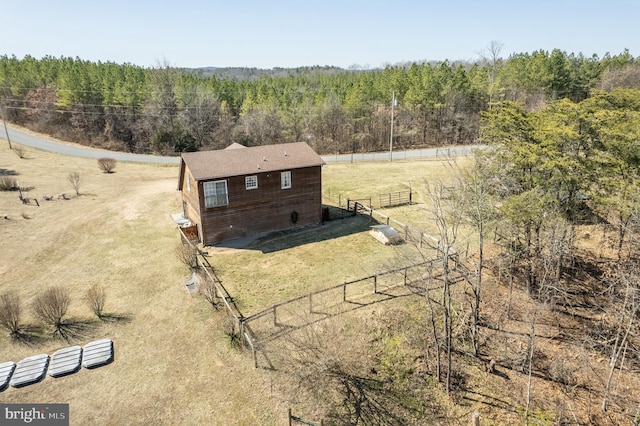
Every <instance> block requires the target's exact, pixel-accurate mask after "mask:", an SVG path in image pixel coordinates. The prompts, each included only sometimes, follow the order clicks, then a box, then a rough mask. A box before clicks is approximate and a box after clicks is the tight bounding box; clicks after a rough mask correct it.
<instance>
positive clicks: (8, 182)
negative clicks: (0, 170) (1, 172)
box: [0, 176, 19, 191]
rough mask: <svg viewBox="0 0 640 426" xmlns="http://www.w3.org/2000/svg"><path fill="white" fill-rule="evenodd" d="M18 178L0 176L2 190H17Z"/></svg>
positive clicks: (0, 188) (0, 189)
mask: <svg viewBox="0 0 640 426" xmlns="http://www.w3.org/2000/svg"><path fill="white" fill-rule="evenodd" d="M18 188H19V187H18V180H17V179H16V178H14V177H11V176H0V191H17V190H18Z"/></svg>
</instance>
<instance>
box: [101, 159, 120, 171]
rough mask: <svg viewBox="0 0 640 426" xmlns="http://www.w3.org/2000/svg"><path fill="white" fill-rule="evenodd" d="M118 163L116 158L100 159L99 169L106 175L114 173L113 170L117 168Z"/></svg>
mask: <svg viewBox="0 0 640 426" xmlns="http://www.w3.org/2000/svg"><path fill="white" fill-rule="evenodd" d="M116 163H117V161H116V160H115V158H99V159H98V167H100V170H102V171H103V172H105V173H113V169H115V168H116Z"/></svg>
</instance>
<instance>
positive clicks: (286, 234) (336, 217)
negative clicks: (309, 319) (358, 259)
mask: <svg viewBox="0 0 640 426" xmlns="http://www.w3.org/2000/svg"><path fill="white" fill-rule="evenodd" d="M341 211H342V212H344V210H342V209H338V208H331V216H330V217H331V220H329V221H325V222H323V223H322V224H319V225H312V226H305V227H300V228H293V229H287V230H284V231H277V232H270V233H267V234H259V235H254V236H249V237H245V238H236V239H233V240H229V241H224V242H221V243H219V244H216V245H215V247H220V248H235V249H244V250H259V251H261V252H263V253H273V252H276V251H280V250H287V249H290V248H293V247H298V246H302V245H305V244H311V243H317V242H320V241H327V240H332V239H335V238H341V237H345V236H347V235H352V234H357V233H360V232H363V231H368V230H369V229H370V227H371V226H372V225H378V224H379V223H378V221H376V220H375V219H371V218H370V217H369V216H364V215H356V216H352V215H351V214H349V213H348V212H344V213H341Z"/></svg>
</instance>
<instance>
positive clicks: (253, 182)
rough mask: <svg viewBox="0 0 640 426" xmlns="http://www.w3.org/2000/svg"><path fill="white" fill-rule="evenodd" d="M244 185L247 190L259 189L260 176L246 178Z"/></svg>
mask: <svg viewBox="0 0 640 426" xmlns="http://www.w3.org/2000/svg"><path fill="white" fill-rule="evenodd" d="M244 185H245V188H246V189H258V176H255V175H254V176H246V177H245V178H244Z"/></svg>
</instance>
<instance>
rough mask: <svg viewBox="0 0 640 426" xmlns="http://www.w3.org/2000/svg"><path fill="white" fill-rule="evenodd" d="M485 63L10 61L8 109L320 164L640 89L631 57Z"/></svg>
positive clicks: (121, 146) (4, 92)
mask: <svg viewBox="0 0 640 426" xmlns="http://www.w3.org/2000/svg"><path fill="white" fill-rule="evenodd" d="M500 49H501V46H500V45H499V44H497V43H492V44H491V46H489V47H488V48H487V49H486V52H485V53H486V54H484V55H481V56H482V57H481V58H480V59H478V61H476V62H473V63H471V62H449V61H444V62H423V63H406V64H400V65H393V66H392V65H389V66H386V67H385V68H383V69H382V68H379V69H367V70H361V69H360V70H358V69H348V70H345V69H341V68H336V67H326V66H325V67H320V66H316V67H301V68H295V69H282V68H276V69H273V70H257V69H249V68H233V69H232V68H229V69H225V68H221V69H211V68H203V69H180V68H176V67H172V66H170V65H167V64H158V65H156V66H155V67H152V68H143V67H140V66H136V65H132V64H116V63H111V62H104V63H103V62H97V63H96V62H90V61H85V60H82V59H80V58H69V57H61V58H55V57H44V58H41V59H37V58H34V57H31V56H26V57H24V58H22V59H19V58H16V57H15V56H6V55H4V56H0V91H1V92H0V103H1V106H2V109H3V112H4V118H5V119H6V120H7V121H8V122H9V123H14V124H16V125H20V126H24V127H26V128H29V129H31V130H33V131H37V132H41V133H44V134H48V135H51V136H54V137H58V138H60V139H63V140H68V141H73V142H77V143H81V144H85V145H90V146H95V147H100V148H106V149H112V150H119V151H125V152H134V153H156V154H164V155H176V154H177V153H180V152H185V151H195V150H207V149H220V148H224V147H226V146H228V145H230V144H231V143H233V142H238V143H241V144H244V145H247V146H254V145H264V144H272V143H286V142H298V141H307V142H308V143H309V144H310V145H311V146H312V147H313V148H314V149H315V150H316V151H317V152H318V153H320V154H334V153H352V152H371V151H380V150H385V149H387V148H388V146H389V142H390V137H391V135H390V133H391V130H390V129H391V112H392V111H391V110H392V98H393V97H395V99H396V105H395V110H394V118H393V120H394V122H393V129H394V130H393V144H394V147H395V149H398V150H402V149H412V148H420V147H437V146H451V145H460V144H475V143H477V142H479V137H480V123H481V115H482V113H483V111H487V110H488V109H489V108H490V106H491V105H493V104H495V103H497V102H500V101H511V102H517V103H519V104H522V105H523V108H524V109H525V110H527V111H537V110H540V109H542V108H544V107H545V106H546V105H547V104H548V103H549V102H551V101H554V100H558V99H568V100H570V101H571V102H581V101H584V100H585V99H588V98H590V97H591V96H592V95H593V94H594V93H596V92H598V91H611V90H613V89H615V88H636V87H638V86H639V85H640V63H639V61H638V58H634V57H633V56H632V55H631V54H630V53H629V52H628V51H624V52H622V53H620V54H615V55H610V54H606V55H604V56H603V57H602V58H599V57H597V56H596V55H593V56H584V55H583V54H581V53H579V54H574V53H566V52H563V51H561V50H558V49H556V50H553V51H551V52H548V51H542V50H540V51H535V52H532V53H519V54H513V55H511V56H509V57H508V58H506V59H503V58H501V57H500Z"/></svg>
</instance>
